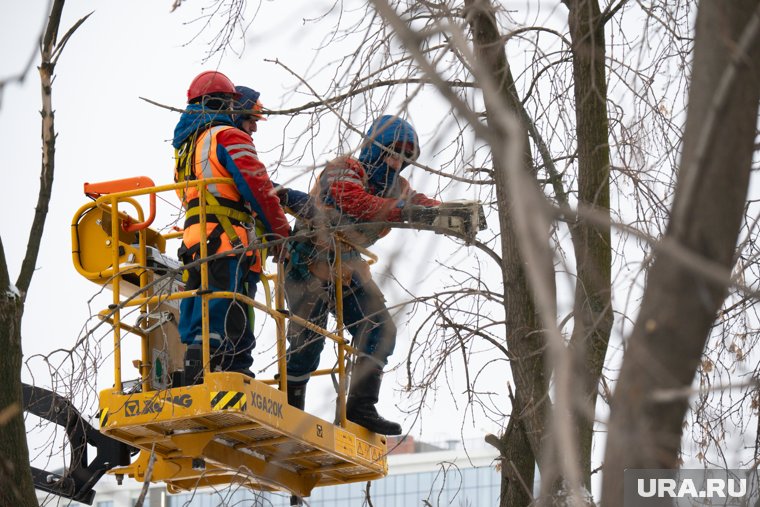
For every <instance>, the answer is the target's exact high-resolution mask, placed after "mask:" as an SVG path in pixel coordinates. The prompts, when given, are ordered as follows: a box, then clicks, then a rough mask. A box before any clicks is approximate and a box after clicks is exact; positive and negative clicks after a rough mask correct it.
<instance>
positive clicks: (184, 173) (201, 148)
mask: <svg viewBox="0 0 760 507" xmlns="http://www.w3.org/2000/svg"><path fill="white" fill-rule="evenodd" d="M231 128H234V127H231V126H227V125H223V126H214V127H211V128H209V129H206V130H205V131H203V132H201V133H200V135H199V136H198V137H197V140H196V141H195V142H194V143H193V139H194V137H195V136H192V137H190V138H189V139H188V141H187V143H188V144H187V146H183V148H184V150H183V148H180V150H178V154H177V164H176V165H175V169H174V181H175V182H178V183H179V182H181V181H186V180H189V179H198V180H201V179H207V178H232V175H231V174H230V173H229V171H227V169H225V167H224V166H223V165H222V163H221V162H220V161H219V158H218V157H217V155H216V150H217V146H218V141H217V136H218V135H219V133H220V132H223V131H225V130H227V129H231ZM187 149H190V150H192V152H191V153H185V155H186V156H182V155H183V154H182V153H180V152H183V151H186V150H187ZM187 155H190V156H187ZM191 161H192V165H191V166H190V163H191ZM206 188H207V193H206V237H207V238H218V241H219V244H218V246H216V248H213V251H211V250H209V251H208V254H209V255H211V254H214V253H220V252H226V251H228V250H232V249H233V248H235V247H237V246H241V245H242V246H248V237H249V229H248V228H246V227H245V224H249V225H251V226H252V225H253V222H254V219H255V214H254V213H253V212H252V211H251V209H250V207H249V206H248V205H247V204H246V203H245V201H244V200H243V198H242V196H241V195H240V192H239V191H238V189H237V187H236V186H235V185H234V184H232V183H213V184H211V185H208V186H207V187H206ZM177 195H178V196H179V198H180V200H181V201H182V206H183V207H184V208H185V210H186V214H185V227H184V233H183V236H182V242H183V243H184V246H185V248H186V249H188V250H191V251H192V250H195V249H197V246H198V245H199V244H200V239H201V229H200V223H199V217H198V214H199V212H200V204H199V191H198V188H197V187H195V186H187V187H185V188H182V189H178V190H177ZM209 246H210V247H213V246H215V245H211V244H210V245H209ZM247 255H248V256H251V255H253V256H255V259H251V261H252V262H251V271H255V272H261V257H260V255H259V251H258V250H253V251H251V250H249V251H248V252H247Z"/></svg>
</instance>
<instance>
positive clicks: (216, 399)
mask: <svg viewBox="0 0 760 507" xmlns="http://www.w3.org/2000/svg"><path fill="white" fill-rule="evenodd" d="M231 408H236V409H238V410H245V409H246V396H245V393H243V392H240V391H211V409H212V410H229V409H231Z"/></svg>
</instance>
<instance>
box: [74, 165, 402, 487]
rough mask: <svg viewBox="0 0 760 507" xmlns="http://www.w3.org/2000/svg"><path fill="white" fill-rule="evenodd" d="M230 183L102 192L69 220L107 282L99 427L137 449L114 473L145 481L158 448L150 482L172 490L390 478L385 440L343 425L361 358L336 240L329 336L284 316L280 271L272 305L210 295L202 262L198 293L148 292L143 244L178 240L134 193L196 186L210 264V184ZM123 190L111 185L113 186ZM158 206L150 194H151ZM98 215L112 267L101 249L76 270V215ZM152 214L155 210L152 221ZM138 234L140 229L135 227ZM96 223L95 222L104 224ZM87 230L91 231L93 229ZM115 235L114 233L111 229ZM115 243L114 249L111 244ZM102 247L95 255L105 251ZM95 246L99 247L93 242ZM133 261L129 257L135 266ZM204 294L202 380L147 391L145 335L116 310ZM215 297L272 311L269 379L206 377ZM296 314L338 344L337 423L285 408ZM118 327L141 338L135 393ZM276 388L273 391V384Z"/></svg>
mask: <svg viewBox="0 0 760 507" xmlns="http://www.w3.org/2000/svg"><path fill="white" fill-rule="evenodd" d="M231 182H232V180H231V179H229V178H210V179H205V180H196V181H187V182H183V183H178V184H171V185H162V186H155V187H151V188H139V189H133V190H128V191H123V192H114V193H110V194H107V195H102V196H100V197H98V198H97V199H96V200H95V201H94V203H89V204H87V205H85V206H82V207H81V208H80V209H79V210H78V211H77V213H76V215H75V217H74V220H73V221H72V260H73V262H74V266H75V268H76V269H77V271H78V272H79V273H80V274H82V275H83V276H84V277H86V278H88V279H90V280H92V281H95V282H97V283H101V284H110V286H111V289H112V290H113V302H112V304H111V305H109V308H108V309H107V310H104V311H103V312H101V313H100V316H101V318H102V319H103V320H106V321H108V322H109V323H111V324H112V326H113V331H114V335H113V347H114V354H113V358H114V385H113V388H112V389H106V390H103V391H101V393H100V423H101V432H103V433H104V434H106V435H109V436H111V437H113V438H115V439H118V440H121V441H124V442H126V443H128V444H130V445H132V446H134V447H137V448H139V449H140V450H141V453H140V456H139V457H138V458H137V459H136V460H135V461H134V462H133V463H132V464H130V465H129V466H126V467H121V468H117V469H113V470H112V471H111V472H112V473H117V474H126V475H129V476H130V477H133V478H135V479H137V480H140V481H144V480H147V479H148V477H147V475H146V473H147V468H148V461H149V456H150V455H151V453H154V455H155V457H154V463H153V465H152V473H151V475H150V479H149V480H152V481H164V482H166V483H167V485H168V487H169V490H170V491H181V490H188V489H193V488H195V487H199V486H212V485H219V484H226V483H230V482H235V483H241V484H244V485H246V486H248V487H250V488H253V489H263V490H273V489H278V490H287V491H290V492H292V493H293V494H297V495H299V496H308V495H309V494H310V491H311V489H312V488H313V487H316V486H326V485H331V484H341V483H347V482H356V481H366V480H370V479H377V478H381V477H384V476H385V475H386V474H387V470H388V469H387V462H386V452H387V448H386V440H385V437H384V436H381V435H377V434H375V433H372V432H369V431H368V430H366V429H365V428H363V427H361V426H358V425H355V424H353V423H351V422H350V421H347V420H346V406H345V396H346V384H347V382H346V368H345V364H346V359H347V357H348V356H350V355H355V354H356V353H357V351H356V350H355V349H354V348H353V347H351V346H350V345H349V344H348V343H347V341H346V340H345V339H344V337H343V327H344V323H343V308H342V283H341V269H342V266H341V255H340V252H341V243H346V242H345V240H343V239H342V238H339V237H338V238H336V241H335V249H336V278H335V280H336V282H335V286H336V320H337V331H336V332H331V331H329V330H327V329H324V328H322V327H320V326H317V325H315V324H313V323H311V322H308V321H305V320H303V319H301V318H300V317H298V316H295V315H290V314H288V313H287V312H285V311H284V306H285V301H284V299H285V298H284V292H283V269H282V265H278V270H277V273H276V274H275V275H273V276H271V278H273V279H274V280H275V294H274V303H275V308H271V307H270V306H269V303H270V301H271V298H267V303H268V304H267V305H264V304H261V303H260V302H258V301H255V300H253V299H251V298H249V297H247V296H244V295H242V294H238V293H234V292H213V293H212V292H209V291H208V265H207V263H206V262H202V263H201V265H200V274H201V285H200V288H199V289H198V290H197V291H196V290H193V291H181V292H175V293H173V294H169V295H166V294H162V295H154V294H152V293H151V292H150V291H149V290H148V289H147V288H148V286H149V283H150V277H151V273H150V271H149V270H148V269H146V263H147V254H146V251H147V250H146V249H147V246H148V245H149V244H150V245H153V246H158V247H159V249H160V250H161V251H163V246H164V244H165V241H166V240H167V239H171V238H175V237H178V233H176V232H172V233H168V234H164V235H159V234H158V233H156V232H155V231H152V230H150V229H148V228H147V224H148V222H144V213H143V210H142V208H141V207H140V205H139V203H138V202H137V200H136V197H139V196H142V195H152V196H155V195H156V194H158V193H161V192H173V191H176V190H179V189H186V188H187V187H188V186H196V187H197V188H198V192H199V200H198V201H199V203H200V214H199V222H200V231H201V240H200V249H201V250H200V256H201V258H202V259H205V258H207V257H208V252H207V249H206V239H207V238H206V227H205V225H206V206H205V203H206V199H205V198H204V197H205V194H206V192H207V186H208V185H210V184H218V183H231ZM117 187H118V185H117ZM152 202H153V203H154V202H155V199H152ZM120 203H126V204H128V205H129V206H131V207H133V208H134V209H135V210H136V214H137V219H136V220H135V219H133V218H132V217H130V216H129V215H127V214H126V213H124V212H121V211H119V204H120ZM94 209H100V210H102V211H103V215H102V216H104V217H105V216H108V217H110V228H109V227H105V226H104V227H103V230H104V231H105V234H106V235H107V236H108V238H109V239H106V240H105V243H104V245H103V246H105V247H106V250H110V256H109V257H110V264H109V265H108V266H107V267H103V266H102V264H108V263H107V261H106V260H105V254H104V253H101V254H99V255H100V256H101V257H102V258H98V257H96V261H97V262H95V263H94V264H95V265H97V267H98V269H96V270H94V271H93V270H91V269H88V268H89V267H90V266H85V265H83V263H82V257H81V255H82V248H90V247H91V246H90V245H81V244H80V238H79V232H80V231H79V227H80V225H81V223H82V221H83V220H82V217H84V216H85V215H86V214H87V213H89V212H91V211H92V210H94ZM154 213H155V209H151V216H153V215H154ZM136 223H137V224H139V225H140V226H141V227H139V228H137V230H136V231H135V225H134V224H136ZM125 224H127V225H130V226H131V228H130V232H131V233H132V234H136V239H137V244H136V245H134V244H130V243H127V242H125V241H124V240H123V239H124V236H123V235H124V230H125V227H124V225H125ZM100 225H102V224H100ZM88 226H89V227H93V226H92V224H88ZM109 233H110V234H109ZM109 241H110V242H109ZM103 246H101V247H100V248H103ZM351 246H352V247H354V248H357V249H358V250H359V251H360V252H361V253H362V254H363V255H365V256H367V257H368V258H369V261H368V262H370V263H374V262H375V261H376V260H377V258H376V257H375V256H374V255H373V254H372V253H371V252H369V251H367V250H366V249H363V248H358V247H356V246H355V245H351ZM96 248H97V247H96ZM130 258H133V259H132V262H130ZM127 274H130V275H132V276H133V277H134V276H137V277H138V278H139V289H140V290H139V291H138V292H137V293H136V294H132V295H130V297H129V298H127V299H123V298H122V288H123V284H122V282H123V277H124V276H125V275H127ZM199 295H200V297H201V304H202V318H203V324H202V340H203V363H204V383H203V384H201V385H194V386H185V387H172V388H170V389H165V390H159V391H156V390H151V385H150V359H149V350H148V349H149V346H148V337H147V334H146V333H144V332H141V329H140V328H137V327H135V326H131V325H129V324H126V323H124V322H123V321H122V310H123V309H127V308H133V307H138V308H140V310H141V311H142V312H145V311H146V309H147V308H149V307H155V306H156V305H158V304H161V303H163V302H166V301H172V300H179V299H183V298H188V297H196V296H199ZM215 298H229V299H236V300H238V301H241V302H243V303H245V304H247V305H250V306H252V307H254V308H255V309H257V310H259V311H262V312H265V313H267V314H269V315H270V316H271V317H272V318H273V319H274V320H275V323H276V329H277V331H276V340H277V342H276V344H277V356H278V365H277V367H278V372H279V375H278V377H276V379H271V380H257V379H251V378H249V377H247V376H245V375H241V374H237V373H227V372H221V373H220V372H212V371H211V370H210V346H209V310H208V308H209V301H210V300H212V299H215ZM286 319H291V320H293V321H294V322H297V323H298V324H300V325H301V326H303V327H306V328H308V329H310V330H312V331H315V332H317V333H319V334H321V335H323V336H325V337H326V338H329V339H330V340H333V341H334V342H336V344H337V348H338V367H337V374H338V385H339V392H338V423H337V424H333V423H330V422H327V421H325V420H322V419H320V418H318V417H315V416H313V415H311V414H308V413H306V412H303V411H301V410H298V409H296V408H293V407H291V406H290V405H288V403H287V394H286V391H287V373H286V359H285V353H286V337H285V321H286ZM122 331H126V332H128V333H133V334H137V335H138V336H140V337H141V360H140V361H139V363H138V365H139V370H140V377H141V378H140V381H141V382H140V383H141V387H142V389H141V392H139V393H132V394H128V393H125V392H124V385H123V379H122V357H121V341H122V338H123V333H122ZM331 373H335V372H334V370H332V369H330V370H319V371H317V372H315V373H314V374H315V375H317V374H331ZM274 384H276V386H274Z"/></svg>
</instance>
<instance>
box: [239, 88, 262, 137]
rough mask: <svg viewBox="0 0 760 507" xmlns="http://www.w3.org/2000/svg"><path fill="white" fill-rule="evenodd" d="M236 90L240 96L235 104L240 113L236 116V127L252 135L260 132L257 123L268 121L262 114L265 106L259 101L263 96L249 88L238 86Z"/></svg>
mask: <svg viewBox="0 0 760 507" xmlns="http://www.w3.org/2000/svg"><path fill="white" fill-rule="evenodd" d="M235 90H236V91H237V92H238V94H239V95H240V96H239V97H238V98H237V99H235V104H234V109H236V110H239V111H240V113H238V114H235V115H234V121H235V126H236V127H237V128H239V129H240V130H242V131H244V132H247V133H248V135H251V134H252V133H253V132H256V131H257V130H258V127H257V122H260V121H266V120H267V119H266V118H264V115H263V114H262V111H263V110H264V106H262V104H261V101H260V100H259V97H260V96H261V94H260V93H259V92H257V91H256V90H254V89H253V88H248V87H247V86H236V87H235Z"/></svg>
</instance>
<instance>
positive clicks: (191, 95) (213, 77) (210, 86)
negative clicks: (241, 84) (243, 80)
mask: <svg viewBox="0 0 760 507" xmlns="http://www.w3.org/2000/svg"><path fill="white" fill-rule="evenodd" d="M212 93H229V94H230V95H234V96H237V95H238V93H237V91H235V85H234V84H232V81H230V78H228V77H227V76H225V75H224V74H222V73H221V72H217V71H215V70H206V71H204V72H201V73H200V74H198V75H197V76H195V78H194V79H193V80H192V82H191V83H190V88H188V89H187V100H188V102H189V101H191V100H193V99H197V98H198V97H202V96H204V95H209V94H212Z"/></svg>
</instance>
